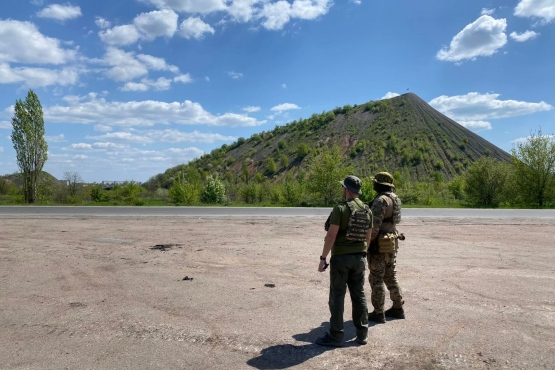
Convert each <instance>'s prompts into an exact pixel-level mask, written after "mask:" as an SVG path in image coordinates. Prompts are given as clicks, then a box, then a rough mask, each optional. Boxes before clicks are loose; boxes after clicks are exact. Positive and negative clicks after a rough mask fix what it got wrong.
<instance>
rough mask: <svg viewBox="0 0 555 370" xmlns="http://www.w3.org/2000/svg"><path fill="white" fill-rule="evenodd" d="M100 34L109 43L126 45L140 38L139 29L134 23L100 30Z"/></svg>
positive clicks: (103, 40)
mask: <svg viewBox="0 0 555 370" xmlns="http://www.w3.org/2000/svg"><path fill="white" fill-rule="evenodd" d="M98 36H99V37H100V39H101V40H102V42H104V43H105V44H107V45H113V46H125V45H131V44H134V43H136V42H137V41H138V40H139V37H140V35H139V31H138V30H137V28H135V26H134V25H132V24H126V25H123V26H116V27H113V28H110V29H107V30H105V31H100V32H99V33H98Z"/></svg>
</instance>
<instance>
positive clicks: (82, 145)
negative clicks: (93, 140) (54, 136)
mask: <svg viewBox="0 0 555 370" xmlns="http://www.w3.org/2000/svg"><path fill="white" fill-rule="evenodd" d="M69 147H70V148H71V149H79V150H90V149H92V145H91V144H87V143H75V144H71V145H70V146H69Z"/></svg>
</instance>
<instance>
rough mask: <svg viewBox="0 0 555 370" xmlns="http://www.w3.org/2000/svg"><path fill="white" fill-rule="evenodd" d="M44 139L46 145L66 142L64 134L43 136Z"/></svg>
mask: <svg viewBox="0 0 555 370" xmlns="http://www.w3.org/2000/svg"><path fill="white" fill-rule="evenodd" d="M44 139H45V140H46V142H48V143H63V142H65V141H67V140H66V138H65V135H64V134H60V135H55V136H51V135H45V136H44Z"/></svg>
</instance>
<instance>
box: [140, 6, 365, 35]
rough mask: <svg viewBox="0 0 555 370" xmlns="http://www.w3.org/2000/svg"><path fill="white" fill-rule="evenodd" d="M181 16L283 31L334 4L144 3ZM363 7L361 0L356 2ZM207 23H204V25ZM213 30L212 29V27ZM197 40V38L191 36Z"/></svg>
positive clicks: (319, 14)
mask: <svg viewBox="0 0 555 370" xmlns="http://www.w3.org/2000/svg"><path fill="white" fill-rule="evenodd" d="M144 1H147V2H149V3H151V4H153V5H155V6H157V7H159V8H161V9H168V8H169V9H173V10H175V11H177V12H180V13H189V14H205V15H208V14H212V13H216V12H220V13H224V14H227V15H228V16H229V17H230V18H231V20H233V21H235V22H250V21H260V22H262V26H263V27H264V28H266V29H268V30H280V29H282V28H283V26H284V25H285V24H287V23H288V22H289V21H290V20H292V19H305V20H312V19H316V18H318V17H320V16H322V15H324V14H326V13H327V12H328V11H329V8H330V7H331V5H332V3H333V2H332V0H293V1H292V2H289V1H286V0H278V1H273V0H272V1H270V0H234V1H229V0H144ZM354 2H355V3H360V0H355V1H354ZM203 23H204V22H203ZM209 27H210V26H209ZM190 37H193V36H190Z"/></svg>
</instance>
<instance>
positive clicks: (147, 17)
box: [133, 9, 178, 41]
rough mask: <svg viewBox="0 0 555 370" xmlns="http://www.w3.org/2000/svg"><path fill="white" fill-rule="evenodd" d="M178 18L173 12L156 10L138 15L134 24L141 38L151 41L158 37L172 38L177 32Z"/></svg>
mask: <svg viewBox="0 0 555 370" xmlns="http://www.w3.org/2000/svg"><path fill="white" fill-rule="evenodd" d="M177 18H178V16H177V14H176V13H175V12H174V11H173V10H170V9H163V10H155V11H152V12H149V13H142V14H140V15H138V16H137V17H136V18H135V19H134V20H133V24H134V25H135V27H136V28H137V30H138V31H139V32H140V33H141V38H143V39H145V40H148V41H151V40H154V39H155V38H157V37H172V36H173V34H174V33H175V31H176V30H177Z"/></svg>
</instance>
